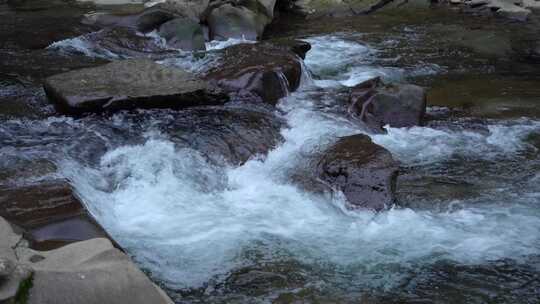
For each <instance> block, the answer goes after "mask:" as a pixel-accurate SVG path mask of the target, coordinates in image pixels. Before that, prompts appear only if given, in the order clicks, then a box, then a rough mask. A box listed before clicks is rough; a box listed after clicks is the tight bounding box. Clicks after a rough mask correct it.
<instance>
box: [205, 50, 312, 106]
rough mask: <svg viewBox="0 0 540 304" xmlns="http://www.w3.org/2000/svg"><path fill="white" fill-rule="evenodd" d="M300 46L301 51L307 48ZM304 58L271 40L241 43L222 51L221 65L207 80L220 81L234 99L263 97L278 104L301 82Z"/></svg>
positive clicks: (258, 98)
mask: <svg viewBox="0 0 540 304" xmlns="http://www.w3.org/2000/svg"><path fill="white" fill-rule="evenodd" d="M301 45H302V46H303V47H300V48H297V49H296V51H297V52H299V53H300V54H302V53H303V54H305V52H303V51H304V50H305V49H306V48H307V47H305V44H301ZM301 77H302V64H301V59H300V57H299V56H298V55H297V54H296V53H295V52H294V51H292V50H291V48H289V47H286V46H279V45H272V44H268V43H257V44H239V45H235V46H232V47H229V48H226V49H225V50H223V51H222V53H221V58H220V61H219V62H218V64H217V66H215V67H212V68H211V69H210V70H209V71H208V72H207V73H206V75H205V76H204V79H206V80H209V81H212V82H214V83H216V84H217V85H218V86H219V87H221V88H223V89H224V90H225V91H227V92H229V93H230V94H233V95H234V97H233V98H238V99H242V100H260V101H263V102H265V103H267V104H271V105H275V104H276V103H277V101H278V100H279V99H280V98H281V97H284V96H286V95H287V94H288V93H289V92H292V91H295V90H296V89H297V88H298V86H299V85H300V80H301Z"/></svg>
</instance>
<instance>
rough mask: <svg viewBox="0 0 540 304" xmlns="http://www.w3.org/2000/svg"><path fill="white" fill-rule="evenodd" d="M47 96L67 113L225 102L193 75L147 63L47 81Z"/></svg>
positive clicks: (106, 67)
mask: <svg viewBox="0 0 540 304" xmlns="http://www.w3.org/2000/svg"><path fill="white" fill-rule="evenodd" d="M44 89H45V93H46V94H47V97H48V98H49V99H50V100H51V101H52V102H54V103H55V105H56V106H57V108H58V110H59V111H61V112H64V113H68V114H82V113H89V112H93V113H101V112H114V111H118V110H128V109H139V108H172V109H182V108H188V107H193V106H202V105H220V104H224V103H225V102H227V100H228V97H227V95H225V94H223V93H222V92H221V90H219V89H218V88H216V87H214V86H212V85H210V84H209V83H208V82H206V81H204V80H201V79H199V78H198V77H197V76H195V75H193V74H192V73H189V72H186V71H183V70H180V69H174V68H168V67H166V66H162V65H160V64H157V63H155V62H153V61H151V60H147V59H135V60H123V61H115V62H112V63H109V64H106V65H103V66H99V67H95V68H87V69H81V70H75V71H70V72H67V73H63V74H59V75H55V76H52V77H49V78H47V79H46V80H45V83H44Z"/></svg>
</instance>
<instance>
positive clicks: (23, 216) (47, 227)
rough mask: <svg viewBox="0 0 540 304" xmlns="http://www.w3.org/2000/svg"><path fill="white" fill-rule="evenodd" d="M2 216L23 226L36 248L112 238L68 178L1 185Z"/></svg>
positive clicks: (0, 213)
mask: <svg viewBox="0 0 540 304" xmlns="http://www.w3.org/2000/svg"><path fill="white" fill-rule="evenodd" d="M0 216H2V217H4V218H6V219H8V220H9V221H10V222H12V223H15V224H16V225H18V226H19V227H21V228H23V229H24V230H25V231H26V232H27V233H26V238H27V239H28V240H29V241H30V246H31V247H32V248H36V249H52V248H57V247H59V246H63V245H65V244H68V243H72V242H76V241H82V240H88V239H92V238H96V237H108V234H107V233H106V232H105V231H104V230H103V229H102V228H101V226H99V224H97V223H96V222H95V220H94V219H93V217H92V216H91V215H90V214H89V213H88V212H87V211H86V209H85V208H84V206H83V204H82V203H81V202H80V201H79V199H78V198H77V196H76V195H75V194H74V192H73V190H72V188H71V186H70V185H69V184H68V183H67V182H66V181H64V180H54V181H47V182H40V183H37V184H32V185H27V186H2V187H0Z"/></svg>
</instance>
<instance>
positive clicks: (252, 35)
mask: <svg viewBox="0 0 540 304" xmlns="http://www.w3.org/2000/svg"><path fill="white" fill-rule="evenodd" d="M270 21H271V20H269V19H268V18H267V17H266V16H264V15H260V14H257V13H256V12H254V11H252V10H250V9H249V8H247V7H245V6H233V5H232V4H229V3H227V4H223V5H221V6H218V7H216V8H214V9H212V11H211V12H210V14H209V15H208V19H207V22H208V27H209V29H210V39H212V40H226V39H228V38H237V39H248V40H257V39H259V38H260V37H261V36H262V33H263V31H264V27H265V26H266V25H267V24H268V23H269V22H270Z"/></svg>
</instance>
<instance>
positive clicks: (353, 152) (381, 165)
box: [316, 134, 398, 210]
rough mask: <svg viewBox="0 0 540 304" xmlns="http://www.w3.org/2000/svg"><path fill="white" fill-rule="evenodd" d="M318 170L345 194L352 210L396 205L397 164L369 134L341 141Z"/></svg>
mask: <svg viewBox="0 0 540 304" xmlns="http://www.w3.org/2000/svg"><path fill="white" fill-rule="evenodd" d="M316 170H317V176H318V178H319V179H320V180H322V181H324V182H325V183H327V184H329V185H330V186H331V187H332V188H333V189H337V190H340V191H342V192H343V194H344V195H345V198H346V199H347V201H348V202H349V203H350V204H351V205H352V206H353V207H360V208H367V209H373V210H382V209H384V208H387V207H389V206H391V205H392V204H393V203H394V200H395V188H396V179H397V175H398V163H397V162H396V161H394V159H393V158H392V155H391V154H390V152H389V151H388V150H386V149H385V148H383V147H381V146H379V145H377V144H374V143H373V142H372V141H371V139H370V138H369V136H367V135H363V134H358V135H352V136H347V137H343V138H340V139H339V140H338V141H337V142H336V143H335V144H334V145H333V146H331V147H330V148H329V149H328V150H326V151H325V153H324V155H323V157H322V158H321V159H320V161H319V163H318V165H317V169H316Z"/></svg>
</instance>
